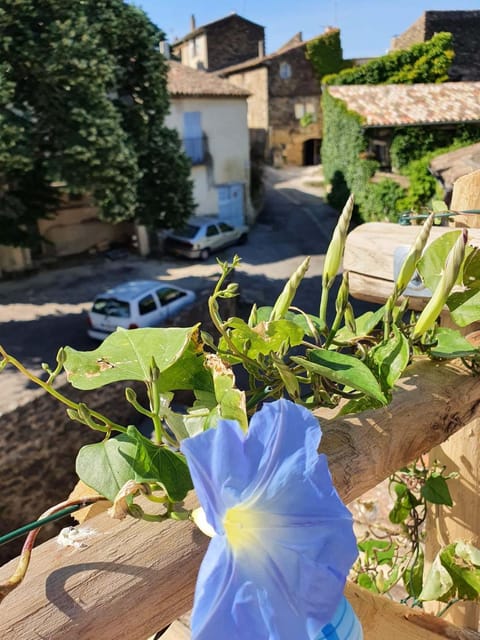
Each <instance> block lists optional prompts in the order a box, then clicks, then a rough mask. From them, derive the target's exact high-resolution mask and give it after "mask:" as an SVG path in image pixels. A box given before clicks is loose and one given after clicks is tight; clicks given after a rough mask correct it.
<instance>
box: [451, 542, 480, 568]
mask: <svg viewBox="0 0 480 640" xmlns="http://www.w3.org/2000/svg"><path fill="white" fill-rule="evenodd" d="M455 554H456V555H457V556H458V557H459V558H462V560H465V562H467V563H469V564H472V565H475V566H476V567H480V549H477V547H474V546H473V545H472V544H468V543H467V542H457V543H456V545H455Z"/></svg>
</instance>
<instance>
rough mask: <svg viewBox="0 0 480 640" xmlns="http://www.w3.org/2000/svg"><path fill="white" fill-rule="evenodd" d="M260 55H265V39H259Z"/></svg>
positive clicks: (261, 56)
mask: <svg viewBox="0 0 480 640" xmlns="http://www.w3.org/2000/svg"><path fill="white" fill-rule="evenodd" d="M258 57H259V58H264V57H265V41H264V40H259V41H258Z"/></svg>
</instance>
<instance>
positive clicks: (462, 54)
mask: <svg viewBox="0 0 480 640" xmlns="http://www.w3.org/2000/svg"><path fill="white" fill-rule="evenodd" d="M440 31H448V32H449V33H451V34H452V35H453V48H454V50H455V58H454V60H453V63H452V66H451V68H450V73H449V75H450V79H451V80H453V81H459V80H463V81H466V80H467V81H475V80H480V11H476V10H475V11H425V12H424V13H423V14H422V15H421V16H420V18H419V19H418V20H417V21H416V22H414V23H413V24H412V25H411V26H410V27H409V28H408V29H407V30H406V31H404V33H402V34H401V35H399V36H397V37H395V38H393V40H392V45H391V49H392V50H393V51H396V50H398V49H406V48H408V47H411V46H412V45H413V44H417V43H419V42H425V41H426V40H430V38H432V37H433V36H434V35H435V33H439V32H440Z"/></svg>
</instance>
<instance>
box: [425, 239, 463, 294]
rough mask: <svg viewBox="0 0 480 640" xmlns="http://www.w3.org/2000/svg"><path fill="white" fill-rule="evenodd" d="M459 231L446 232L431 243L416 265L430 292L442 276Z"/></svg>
mask: <svg viewBox="0 0 480 640" xmlns="http://www.w3.org/2000/svg"><path fill="white" fill-rule="evenodd" d="M460 233H461V231H448V232H447V233H444V234H443V235H441V236H440V237H439V238H436V239H435V240H434V241H433V242H431V243H430V244H429V245H428V246H427V248H426V249H425V251H424V252H423V255H422V257H421V258H420V260H419V262H418V264H417V270H418V272H419V273H420V275H421V276H422V279H423V281H424V283H425V286H426V287H427V288H428V289H430V291H435V289H436V288H437V285H438V283H439V281H440V278H441V276H442V273H443V270H444V268H445V263H446V261H447V256H448V254H449V253H450V250H451V249H452V247H453V245H454V244H455V242H456V241H457V238H458V236H459V235H460Z"/></svg>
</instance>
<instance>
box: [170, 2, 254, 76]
mask: <svg viewBox="0 0 480 640" xmlns="http://www.w3.org/2000/svg"><path fill="white" fill-rule="evenodd" d="M264 42H265V27H262V26H261V25H259V24H256V23H254V22H251V21H250V20H247V19H245V18H242V17H241V16H239V15H237V14H236V13H233V14H231V15H229V16H227V17H225V18H221V19H220V20H215V21H214V22H210V23H209V24H206V25H203V26H201V27H198V28H197V27H196V24H195V17H194V16H192V19H191V25H190V32H189V33H187V35H186V36H184V37H183V38H181V39H179V40H176V41H175V42H174V43H173V44H172V47H171V50H172V53H173V54H174V55H175V56H176V57H178V58H179V59H180V60H181V62H182V64H185V65H187V66H189V67H193V68H194V69H202V70H205V71H217V70H218V69H222V68H223V67H227V66H230V65H233V64H239V63H241V62H244V61H245V60H249V59H251V58H255V57H257V56H258V55H259V51H260V52H263V47H264Z"/></svg>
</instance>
